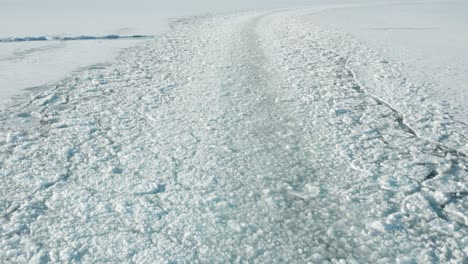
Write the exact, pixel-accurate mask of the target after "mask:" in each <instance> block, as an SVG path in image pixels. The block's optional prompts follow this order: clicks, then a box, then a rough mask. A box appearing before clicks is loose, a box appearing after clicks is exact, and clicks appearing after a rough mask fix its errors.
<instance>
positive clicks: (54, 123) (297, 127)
mask: <svg viewBox="0 0 468 264" xmlns="http://www.w3.org/2000/svg"><path fill="white" fill-rule="evenodd" d="M424 89H425V87H424V85H418V84H411V83H410V81H409V80H406V79H405V77H404V74H403V73H402V72H401V70H400V68H399V67H398V64H396V63H391V62H388V61H386V60H383V59H382V58H379V57H378V55H377V54H375V53H373V52H372V51H370V50H367V49H365V48H364V47H362V46H360V44H359V43H358V42H357V41H356V40H353V39H352V38H350V37H349V36H345V35H340V34H339V33H338V32H331V31H324V30H322V29H320V28H317V27H315V26H314V25H310V24H308V23H307V22H305V20H303V19H302V18H301V16H300V15H295V14H294V12H290V11H289V12H274V13H243V14H236V15H228V16H203V17H192V18H187V19H181V20H178V21H175V22H174V23H173V24H172V29H171V31H170V32H169V33H167V34H166V35H164V36H162V37H160V38H157V39H156V40H154V41H151V42H148V43H147V44H146V45H142V46H139V47H136V48H133V49H129V50H126V51H125V52H124V53H123V54H122V55H121V57H120V59H119V62H117V63H115V64H113V65H107V66H102V67H99V66H96V67H92V68H89V69H88V70H86V71H83V72H81V73H78V74H76V75H75V76H73V77H71V78H69V79H66V80H64V81H62V82H60V83H58V84H57V85H56V86H55V87H54V88H53V89H50V90H48V91H47V92H44V93H41V94H39V95H36V96H35V97H33V98H32V99H31V101H30V102H27V103H25V104H23V105H20V106H17V107H13V108H10V109H8V110H5V111H4V112H3V113H1V116H0V118H1V121H0V126H1V130H0V136H1V137H0V140H1V141H0V166H1V170H0V179H1V181H2V184H1V186H0V195H1V196H0V212H1V218H0V223H1V226H0V262H2V263H9V262H14V263H16V262H24V263H25V262H32V263H46V262H53V263H55V262H65V263H67V262H86V263H102V262H113V263H115V262H138V263H226V262H235V263H236V262H249V263H307V262H310V263H395V262H401V263H414V262H420V263H437V262H443V263H463V262H466V261H467V259H466V254H467V249H466V244H467V240H466V237H467V228H466V225H467V223H468V217H467V215H466V208H467V203H468V198H467V196H466V194H467V192H468V190H467V184H466V180H467V175H468V172H467V157H466V153H467V142H466V126H465V125H464V124H461V123H459V122H456V121H453V120H452V119H451V118H450V116H448V115H447V114H445V113H444V111H443V108H442V107H440V106H437V105H427V104H425V101H424V96H423V95H422V94H424Z"/></svg>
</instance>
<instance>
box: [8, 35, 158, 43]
mask: <svg viewBox="0 0 468 264" xmlns="http://www.w3.org/2000/svg"><path fill="white" fill-rule="evenodd" d="M153 37H154V36H151V35H129V36H120V35H105V36H77V37H60V36H38V37H18V38H17V37H12V38H0V43H1V42H30V41H72V40H97V39H142V38H153Z"/></svg>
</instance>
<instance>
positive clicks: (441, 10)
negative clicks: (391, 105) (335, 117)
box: [308, 0, 468, 123]
mask: <svg viewBox="0 0 468 264" xmlns="http://www.w3.org/2000/svg"><path fill="white" fill-rule="evenodd" d="M467 13H468V2H467V1H460V0H456V1H419V2H400V3H398V2H395V3H392V4H382V3H374V4H371V5H360V6H353V7H339V8H333V9H326V10H325V11H323V12H318V13H317V12H314V13H312V14H311V15H310V16H308V18H309V19H310V21H311V22H313V23H314V24H317V25H321V26H324V27H328V28H335V29H337V30H339V31H341V32H345V33H348V34H350V35H352V36H354V37H356V38H357V39H359V40H361V41H362V42H363V43H365V46H368V47H370V48H373V49H374V50H376V51H378V52H379V54H381V56H383V57H385V58H386V59H387V60H390V61H393V62H397V63H402V64H403V65H402V66H403V67H404V72H405V74H406V75H407V76H408V77H409V78H411V79H412V80H414V81H418V82H427V83H429V84H430V85H431V86H432V87H431V89H430V90H429V91H427V92H429V93H430V94H428V95H429V96H428V99H429V100H431V101H432V102H434V103H438V104H443V105H444V106H445V107H446V109H447V110H448V111H449V112H450V114H451V115H453V116H454V117H455V118H456V119H458V120H460V121H462V122H464V123H468V104H467V102H468V74H466V72H467V69H468V56H466V54H468V31H467V30H466V25H468V16H466V14H467ZM449 108H453V109H449Z"/></svg>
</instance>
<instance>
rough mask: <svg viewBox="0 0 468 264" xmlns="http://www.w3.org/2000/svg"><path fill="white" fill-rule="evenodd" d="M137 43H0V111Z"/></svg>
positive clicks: (108, 60) (98, 41) (90, 41)
mask: <svg viewBox="0 0 468 264" xmlns="http://www.w3.org/2000/svg"><path fill="white" fill-rule="evenodd" d="M141 42H142V40H132V39H124V40H112V41H109V40H85V41H75V42H70V41H67V42H62V41H45V42H11V43H0V108H2V107H7V106H8V105H11V104H16V103H18V99H21V98H23V99H24V97H26V98H27V97H29V94H30V93H31V92H34V91H41V90H44V89H49V88H50V87H52V86H53V85H54V83H56V82H57V81H59V80H61V79H63V78H64V76H67V75H69V74H70V73H72V72H73V71H76V70H79V69H80V68H82V67H85V66H88V65H94V64H97V63H106V62H111V61H112V60H113V59H114V58H115V57H116V56H117V55H118V54H119V53H120V52H121V50H122V49H124V48H129V47H131V46H134V45H136V44H138V43H141ZM24 89H27V90H24ZM20 101H22V100H20Z"/></svg>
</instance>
